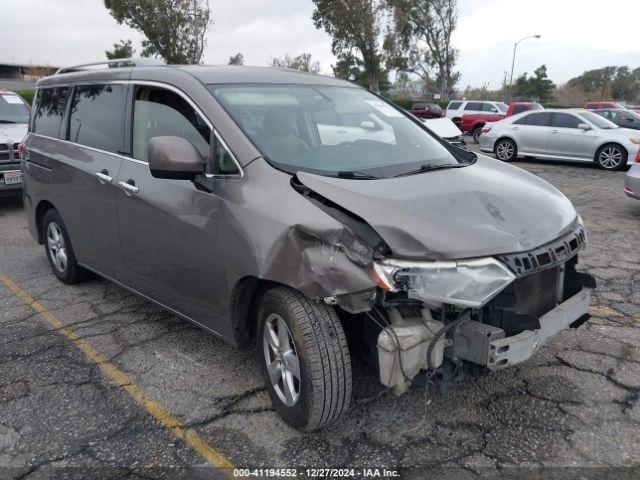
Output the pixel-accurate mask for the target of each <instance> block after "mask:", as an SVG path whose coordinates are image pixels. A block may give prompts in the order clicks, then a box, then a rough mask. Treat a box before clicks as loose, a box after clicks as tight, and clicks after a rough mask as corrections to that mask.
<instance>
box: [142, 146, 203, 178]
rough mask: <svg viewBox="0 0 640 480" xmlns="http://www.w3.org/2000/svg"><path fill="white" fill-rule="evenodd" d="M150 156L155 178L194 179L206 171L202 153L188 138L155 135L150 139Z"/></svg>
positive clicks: (150, 164) (151, 168)
mask: <svg viewBox="0 0 640 480" xmlns="http://www.w3.org/2000/svg"><path fill="white" fill-rule="evenodd" d="M148 158H149V169H150V170H151V175H152V176H153V177H155V178H166V179H171V180H193V177H195V176H196V175H199V174H201V173H204V167H203V159H202V155H200V152H199V151H198V149H197V148H196V147H194V146H193V143H191V142H190V141H189V140H187V139H186V138H182V137H168V136H167V137H153V138H152V139H151V140H149V153H148Z"/></svg>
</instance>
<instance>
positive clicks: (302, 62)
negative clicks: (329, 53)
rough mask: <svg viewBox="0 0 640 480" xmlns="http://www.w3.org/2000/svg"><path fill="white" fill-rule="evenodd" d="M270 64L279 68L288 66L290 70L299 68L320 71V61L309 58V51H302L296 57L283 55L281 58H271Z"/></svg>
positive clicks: (304, 70)
mask: <svg viewBox="0 0 640 480" xmlns="http://www.w3.org/2000/svg"><path fill="white" fill-rule="evenodd" d="M271 65H273V66H274V67H279V68H290V69H292V70H300V71H301V72H311V73H315V74H319V73H320V63H318V62H314V61H313V60H312V59H311V54H310V53H303V54H301V55H298V56H297V57H291V56H289V55H285V56H284V57H282V58H273V59H272V60H271Z"/></svg>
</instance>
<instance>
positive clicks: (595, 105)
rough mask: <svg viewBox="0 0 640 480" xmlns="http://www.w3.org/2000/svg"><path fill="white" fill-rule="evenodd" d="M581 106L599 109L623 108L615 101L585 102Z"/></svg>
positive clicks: (588, 108)
mask: <svg viewBox="0 0 640 480" xmlns="http://www.w3.org/2000/svg"><path fill="white" fill-rule="evenodd" d="M582 108H586V109H587V110H599V109H601V108H625V107H624V105H620V104H619V103H616V102H587V103H585V104H584V105H583V106H582Z"/></svg>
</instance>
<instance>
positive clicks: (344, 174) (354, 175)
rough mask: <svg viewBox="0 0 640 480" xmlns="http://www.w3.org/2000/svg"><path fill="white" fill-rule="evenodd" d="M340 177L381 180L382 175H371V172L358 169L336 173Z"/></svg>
mask: <svg viewBox="0 0 640 480" xmlns="http://www.w3.org/2000/svg"><path fill="white" fill-rule="evenodd" d="M336 176H337V177H338V178H352V179H356V180H379V179H380V177H376V176H375V175H371V174H369V173H364V172H358V171H357V170H356V171H348V170H347V171H340V172H338V173H337V174H336Z"/></svg>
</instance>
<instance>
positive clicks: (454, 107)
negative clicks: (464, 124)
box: [447, 102, 462, 110]
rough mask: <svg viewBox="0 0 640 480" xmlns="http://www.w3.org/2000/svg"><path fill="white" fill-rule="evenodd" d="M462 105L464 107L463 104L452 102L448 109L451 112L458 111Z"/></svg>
mask: <svg viewBox="0 0 640 480" xmlns="http://www.w3.org/2000/svg"><path fill="white" fill-rule="evenodd" d="M460 105H462V102H451V103H450V104H449V106H448V107H447V108H448V109H449V110H458V109H459V108H460Z"/></svg>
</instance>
